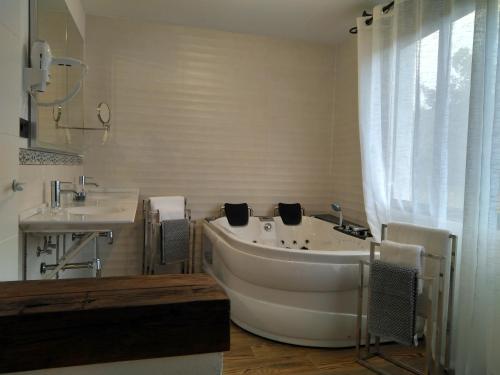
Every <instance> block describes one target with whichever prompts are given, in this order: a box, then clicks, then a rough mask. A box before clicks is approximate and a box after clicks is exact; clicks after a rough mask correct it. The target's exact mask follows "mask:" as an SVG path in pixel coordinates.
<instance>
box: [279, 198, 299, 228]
mask: <svg viewBox="0 0 500 375" xmlns="http://www.w3.org/2000/svg"><path fill="white" fill-rule="evenodd" d="M278 211H279V213H280V216H281V220H283V224H285V225H299V224H300V223H301V222H302V206H301V205H300V203H278Z"/></svg>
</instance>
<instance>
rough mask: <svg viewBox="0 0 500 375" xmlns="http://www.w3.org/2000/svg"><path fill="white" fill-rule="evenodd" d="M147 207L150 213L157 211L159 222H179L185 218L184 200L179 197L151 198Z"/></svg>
mask: <svg viewBox="0 0 500 375" xmlns="http://www.w3.org/2000/svg"><path fill="white" fill-rule="evenodd" d="M149 205H150V208H151V210H152V211H158V212H159V214H160V217H159V219H160V221H164V220H179V219H184V218H185V217H186V216H185V215H186V214H185V211H186V200H185V198H184V197H181V196H172V197H151V198H149Z"/></svg>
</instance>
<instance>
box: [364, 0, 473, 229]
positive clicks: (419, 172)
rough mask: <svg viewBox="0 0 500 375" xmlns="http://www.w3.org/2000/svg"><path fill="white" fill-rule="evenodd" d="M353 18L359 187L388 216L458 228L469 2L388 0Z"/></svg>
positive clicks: (375, 218) (371, 215)
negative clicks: (386, 5) (392, 0)
mask: <svg viewBox="0 0 500 375" xmlns="http://www.w3.org/2000/svg"><path fill="white" fill-rule="evenodd" d="M366 21H367V19H366V18H360V19H358V24H357V26H358V66H359V80H358V82H359V109H360V110H359V114H360V139H361V154H362V167H363V188H364V199H365V207H366V214H367V219H368V224H369V226H370V229H371V231H372V233H374V235H375V238H376V239H380V225H381V224H382V223H387V222H388V221H391V220H392V221H404V222H411V223H414V224H422V225H431V226H435V227H441V228H448V229H450V230H452V231H453V232H457V231H459V230H460V228H461V223H462V212H463V196H464V179H465V152H464V150H465V148H466V142H467V117H468V99H469V93H470V69H471V57H472V41H473V29H474V13H473V7H471V6H470V1H444V0H408V1H396V4H395V6H394V8H393V9H392V10H390V11H389V12H387V13H385V14H384V13H383V8H382V6H378V7H376V8H375V9H374V10H373V22H372V23H371V25H367V22H366Z"/></svg>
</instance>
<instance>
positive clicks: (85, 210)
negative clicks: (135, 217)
mask: <svg viewBox="0 0 500 375" xmlns="http://www.w3.org/2000/svg"><path fill="white" fill-rule="evenodd" d="M66 211H67V212H68V213H69V214H70V215H86V216H93V215H94V216H95V215H109V214H116V213H118V212H122V211H124V209H123V208H117V207H92V206H90V207H70V208H67V209H66Z"/></svg>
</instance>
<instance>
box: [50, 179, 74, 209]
mask: <svg viewBox="0 0 500 375" xmlns="http://www.w3.org/2000/svg"><path fill="white" fill-rule="evenodd" d="M61 184H72V182H67V181H59V180H54V181H50V207H52V208H59V207H61V193H73V194H75V197H76V196H77V195H78V194H79V193H78V192H77V191H76V190H73V189H61ZM75 200H76V198H75Z"/></svg>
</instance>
